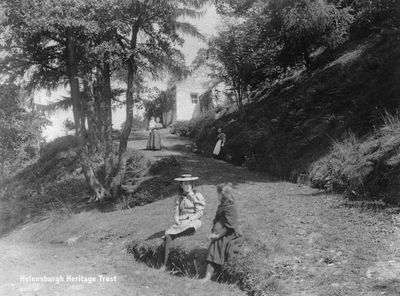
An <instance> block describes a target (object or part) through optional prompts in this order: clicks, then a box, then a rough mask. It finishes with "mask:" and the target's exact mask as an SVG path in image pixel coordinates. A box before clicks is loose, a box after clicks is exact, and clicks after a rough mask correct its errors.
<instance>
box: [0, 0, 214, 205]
mask: <svg viewBox="0 0 400 296" xmlns="http://www.w3.org/2000/svg"><path fill="white" fill-rule="evenodd" d="M205 2H207V1H205V0H192V1H186V0H174V1H141V0H138V1H116V0H89V1H80V0H72V1H66V2H65V1H64V2H63V1H62V2H60V1H55V0H47V1H26V0H21V1H18V2H15V1H11V0H2V2H1V5H2V7H3V8H4V10H5V12H6V13H5V14H6V17H4V18H2V22H1V26H2V27H4V28H7V30H4V31H3V32H2V40H4V42H2V44H1V48H0V50H1V51H4V52H5V53H6V54H5V55H4V56H3V57H2V59H1V60H0V70H1V71H2V72H8V73H10V78H12V79H14V80H16V79H20V78H21V77H23V76H24V75H25V74H27V73H29V74H30V78H31V79H30V80H29V84H28V89H29V90H32V89H35V88H41V87H45V88H48V89H54V88H55V87H57V86H58V85H60V84H62V83H69V85H70V89H71V101H72V107H73V108H72V109H73V114H74V127H75V129H76V134H77V135H78V136H81V137H82V138H83V139H84V140H85V141H87V142H88V143H86V144H87V146H88V147H89V149H88V153H94V152H96V151H99V150H102V147H103V146H105V149H103V150H104V151H105V153H104V155H103V158H104V163H105V164H106V166H107V167H106V172H107V176H106V178H105V180H107V181H106V182H105V184H100V183H99V182H98V180H96V178H94V177H93V176H94V174H93V172H92V167H91V164H90V158H89V157H84V158H85V159H86V160H87V161H85V162H83V170H84V174H85V176H87V177H88V184H89V185H90V187H91V188H92V191H93V193H94V194H95V197H96V199H102V198H104V196H106V195H108V194H109V193H110V194H111V195H113V196H115V195H116V194H117V193H118V189H119V186H120V184H121V181H122V179H123V174H124V170H125V168H124V167H125V161H126V157H125V154H126V150H127V140H128V137H129V134H130V131H131V129H132V125H133V112H132V109H133V106H134V104H135V100H137V101H140V97H141V96H140V95H141V94H142V92H143V87H142V86H143V82H144V78H145V77H148V76H149V75H150V76H152V77H153V78H156V79H158V78H160V77H162V74H164V73H165V71H170V72H173V73H174V74H176V75H177V76H179V75H181V74H182V73H184V71H185V64H184V57H183V54H182V53H181V52H180V50H179V49H178V47H179V46H181V45H182V44H183V41H184V40H183V37H182V36H183V35H184V34H188V35H191V36H194V37H198V38H203V36H202V35H201V34H200V33H199V32H198V30H197V28H196V27H194V26H193V25H191V24H190V23H188V22H186V21H185V20H182V18H185V17H198V16H200V15H201V8H202V6H203V5H204V3H205ZM113 74H118V76H119V77H122V76H124V80H125V82H126V85H127V87H126V92H125V94H126V100H125V105H126V123H125V125H124V129H123V131H122V133H121V136H120V148H119V154H118V157H119V159H118V162H117V163H116V167H109V166H112V162H111V161H109V160H110V155H111V150H112V149H111V148H110V147H111V146H112V144H111V138H112V135H111V132H112V129H111V123H112V120H111V107H110V106H111V99H112V96H113V91H112V89H111V83H110V80H111V76H112V75H113ZM82 89H83V92H82V91H81V90H82ZM86 121H87V122H88V127H86V125H85V122H86ZM82 156H84V155H82ZM89 176H90V177H89ZM104 187H105V188H104Z"/></svg>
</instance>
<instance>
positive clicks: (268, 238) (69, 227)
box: [0, 132, 400, 296]
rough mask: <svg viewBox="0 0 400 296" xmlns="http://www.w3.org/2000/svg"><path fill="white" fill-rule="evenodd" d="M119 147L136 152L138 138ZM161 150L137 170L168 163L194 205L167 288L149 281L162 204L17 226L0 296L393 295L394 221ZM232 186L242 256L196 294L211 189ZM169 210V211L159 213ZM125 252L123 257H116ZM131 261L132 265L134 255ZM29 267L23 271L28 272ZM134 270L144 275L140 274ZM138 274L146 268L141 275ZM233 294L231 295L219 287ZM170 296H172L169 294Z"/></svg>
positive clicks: (374, 210) (176, 146)
mask: <svg viewBox="0 0 400 296" xmlns="http://www.w3.org/2000/svg"><path fill="white" fill-rule="evenodd" d="M135 138H136V139H137V140H134V141H132V142H130V146H131V147H133V146H134V147H136V148H137V149H140V147H144V144H145V143H144V142H145V141H144V140H141V139H142V137H141V135H139V137H135ZM163 139H164V145H166V146H164V148H165V149H164V150H163V151H161V152H151V151H144V152H143V153H144V154H145V156H146V158H148V159H151V160H152V161H156V160H157V159H160V158H165V157H169V156H170V155H171V154H172V155H174V156H175V157H176V160H177V162H178V163H179V170H180V172H179V173H184V172H191V173H192V174H193V175H196V176H199V177H200V180H199V181H198V182H197V184H196V185H197V186H196V188H197V190H198V191H199V192H201V193H202V194H203V195H204V196H205V198H206V208H205V216H204V220H203V221H204V224H203V226H202V227H201V228H200V230H199V231H198V232H197V234H196V235H195V236H192V237H189V238H183V239H179V240H177V241H176V242H175V244H174V249H173V252H172V253H171V267H172V268H173V270H174V271H175V272H176V273H177V275H185V276H183V277H181V276H174V275H171V274H165V273H163V272H161V271H160V270H158V269H156V268H155V267H157V266H158V265H159V258H160V257H159V256H157V255H159V251H160V246H161V244H162V240H161V239H160V236H161V235H162V232H163V230H165V229H166V228H167V227H168V226H169V225H170V224H171V223H172V222H173V217H172V212H171V211H172V203H173V198H174V197H173V194H165V198H164V199H162V200H159V201H155V202H153V203H151V204H147V205H144V206H138V207H134V208H132V209H126V210H115V211H110V212H101V211H99V210H96V209H94V210H87V211H82V212H80V213H70V214H68V215H59V216H53V217H51V218H50V219H46V220H43V221H41V222H38V223H28V224H26V225H24V226H23V227H20V228H18V229H16V230H14V231H13V232H10V233H9V234H8V235H7V236H3V237H2V238H1V239H0V250H1V251H2V252H4V253H5V254H7V256H3V257H2V259H1V260H0V263H1V264H2V266H3V267H5V268H4V271H5V272H4V273H2V274H1V277H0V278H1V279H2V280H1V281H0V293H2V292H4V293H3V294H7V295H12V294H16V293H15V292H16V291H19V289H22V290H23V291H26V292H29V291H35V293H38V294H39V293H40V295H54V294H56V293H57V292H60V291H61V290H62V289H64V290H63V291H71V293H74V295H88V294H89V293H91V294H93V295H96V293H97V294H99V295H102V294H103V295H104V294H105V293H107V294H108V295H114V294H115V295H217V294H218V295H245V293H243V292H242V291H240V290H239V289H238V288H237V286H239V287H240V288H241V289H242V290H244V291H245V292H247V295H293V296H295V295H296V296H298V295H307V296H320V295H329V296H333V295H371V296H372V295H381V293H385V295H393V296H394V295H398V293H399V292H400V286H399V284H398V280H397V278H398V277H399V275H400V273H399V270H400V268H399V266H398V262H397V261H396V259H395V258H398V256H400V254H399V250H398V248H396V247H395V246H397V245H398V243H399V242H398V239H399V236H398V231H399V228H398V221H399V220H398V209H394V208H382V207H381V205H379V204H377V205H375V204H367V203H366V204H363V205H359V204H357V203H352V202H349V201H347V200H346V199H343V197H341V196H339V195H326V194H324V193H321V192H319V191H318V190H315V189H311V188H309V187H307V186H298V185H296V184H292V183H288V182H280V181H277V180H274V179H271V178H270V177H268V176H267V175H265V174H263V173H259V172H250V171H248V170H246V169H245V168H239V167H234V166H232V165H231V164H228V163H226V162H222V161H216V160H213V159H209V158H204V157H201V156H199V155H195V154H193V153H189V152H187V151H185V149H184V147H185V146H186V144H189V142H187V143H185V141H183V140H182V139H179V138H178V137H176V136H172V135H168V134H167V133H165V132H164V133H163ZM227 181H229V182H232V183H233V184H234V187H235V195H236V200H237V203H238V206H239V224H240V228H241V230H242V231H243V232H244V234H245V238H246V247H245V249H244V253H245V255H244V256H243V257H241V259H240V260H238V261H235V264H233V266H231V267H229V266H227V269H225V272H224V276H225V279H228V280H229V282H228V284H227V283H224V284H218V283H211V284H210V285H203V284H200V283H199V282H198V281H196V280H195V279H196V278H197V277H202V276H203V274H204V254H205V252H206V249H207V246H208V240H207V236H208V234H209V231H210V228H211V223H212V218H213V216H214V214H215V210H216V207H217V196H216V184H218V183H220V182H227ZM168 209H170V210H171V211H169V210H168ZM126 248H128V250H129V251H130V252H132V253H133V254H134V255H135V258H136V259H137V260H134V256H131V255H129V254H127V252H126ZM135 250H139V252H140V253H135ZM32 258H35V260H32ZM142 262H143V263H145V264H142ZM146 265H147V266H146ZM22 272H23V273H24V274H25V273H26V274H30V273H32V274H33V275H37V274H40V275H41V274H46V275H52V274H55V275H58V274H61V275H65V274H73V275H78V274H83V275H89V276H90V275H97V274H103V275H107V276H114V275H115V276H116V277H117V281H118V284H117V285H115V284H113V283H108V284H105V285H99V284H92V285H88V284H79V283H78V284H73V283H65V284H63V285H53V284H49V283H43V284H37V285H34V284H29V283H23V284H21V283H20V282H19V274H21V273H22ZM232 282H233V283H235V285H231V284H229V283H232ZM179 293H180V294H179Z"/></svg>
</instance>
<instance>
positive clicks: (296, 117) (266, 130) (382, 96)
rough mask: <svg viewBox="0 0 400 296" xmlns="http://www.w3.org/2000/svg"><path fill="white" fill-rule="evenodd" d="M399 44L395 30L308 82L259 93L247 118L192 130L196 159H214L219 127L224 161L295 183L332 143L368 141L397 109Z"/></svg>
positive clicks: (344, 52)
mask: <svg viewBox="0 0 400 296" xmlns="http://www.w3.org/2000/svg"><path fill="white" fill-rule="evenodd" d="M399 38H400V37H399V32H398V30H392V31H389V32H387V33H385V34H379V35H374V36H373V37H370V38H366V39H364V40H363V43H362V44H363V45H362V46H360V43H359V42H355V43H353V44H352V45H351V46H349V45H348V46H346V47H345V48H344V49H338V50H336V51H335V55H336V57H337V59H336V60H335V61H332V62H331V64H330V65H329V66H326V67H325V68H323V69H319V70H317V71H314V72H312V75H309V73H307V72H304V73H301V74H298V75H296V76H294V77H292V78H287V79H284V80H282V81H280V82H278V83H275V84H274V85H273V86H266V87H265V89H264V88H262V89H259V91H258V92H257V94H256V95H255V96H257V99H256V100H255V102H253V103H250V104H248V105H247V106H246V109H247V110H246V116H245V118H240V116H239V114H237V113H228V114H226V115H224V116H222V117H220V118H219V119H217V120H210V121H209V122H208V124H204V125H203V128H201V129H197V130H198V131H199V133H197V134H195V135H193V137H194V138H195V139H196V144H197V146H198V149H199V151H202V153H204V154H205V155H207V156H212V151H213V148H214V146H215V139H216V136H217V132H216V130H217V128H218V127H221V128H222V129H223V131H224V133H225V134H226V135H227V139H226V144H225V146H224V148H225V152H226V160H227V161H229V162H231V163H233V164H235V165H245V166H247V167H248V168H250V169H256V170H261V171H266V172H268V173H269V174H271V175H274V176H279V177H283V178H288V179H289V180H293V181H296V180H297V177H299V176H303V175H305V174H306V171H307V168H308V166H309V165H310V164H311V163H312V162H314V161H316V160H317V159H318V158H320V157H322V156H323V155H325V153H327V151H328V150H329V147H330V146H331V139H341V138H342V137H343V135H344V134H346V132H347V131H348V130H349V129H351V130H352V131H353V132H354V133H355V134H357V136H360V135H365V134H367V133H369V132H371V131H372V130H373V129H374V127H375V126H378V125H379V124H380V116H381V113H382V112H383V110H385V109H387V110H390V112H392V113H393V112H395V110H396V108H398V98H397V97H398V96H397V93H398V91H400V89H399V87H400V85H399V84H398V83H397V80H396V79H395V78H394V77H397V76H398V67H397V66H395V65H397V64H396V63H397V62H395V61H399V59H400V55H399V52H400V51H399V40H400V39H399ZM360 48H361V49H360ZM392 77H393V78H392ZM191 130H194V129H193V128H192V129H191Z"/></svg>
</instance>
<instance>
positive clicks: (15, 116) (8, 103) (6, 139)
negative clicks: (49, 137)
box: [0, 83, 48, 179]
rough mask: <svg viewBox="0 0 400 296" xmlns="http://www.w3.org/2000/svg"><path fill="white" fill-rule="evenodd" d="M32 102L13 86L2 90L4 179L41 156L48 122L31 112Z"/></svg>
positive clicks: (0, 151)
mask: <svg viewBox="0 0 400 296" xmlns="http://www.w3.org/2000/svg"><path fill="white" fill-rule="evenodd" d="M27 101H28V98H27V96H26V94H25V93H23V92H22V89H21V88H20V87H19V86H17V85H15V84H13V83H3V84H2V85H1V86H0V162H1V163H0V166H1V175H0V179H3V178H5V177H8V176H10V175H12V174H14V173H15V172H16V171H18V170H19V169H21V168H23V167H24V166H26V165H27V164H29V163H30V162H31V161H32V160H34V159H35V158H36V157H37V156H38V151H39V145H40V143H41V142H42V141H44V139H43V138H42V135H41V133H42V130H43V127H44V126H45V125H46V124H48V121H47V120H46V119H45V118H44V117H43V116H42V115H41V114H39V113H37V112H35V111H29V110H28V109H27Z"/></svg>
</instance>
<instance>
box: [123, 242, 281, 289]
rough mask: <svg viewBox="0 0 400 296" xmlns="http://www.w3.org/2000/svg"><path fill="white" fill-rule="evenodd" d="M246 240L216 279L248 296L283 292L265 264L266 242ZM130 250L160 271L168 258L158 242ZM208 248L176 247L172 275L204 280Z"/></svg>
mask: <svg viewBox="0 0 400 296" xmlns="http://www.w3.org/2000/svg"><path fill="white" fill-rule="evenodd" d="M250 241H251V240H246V241H245V242H244V243H243V245H242V247H241V252H239V253H238V254H237V255H236V256H235V257H234V258H230V260H229V261H228V262H227V263H226V264H224V265H223V266H222V268H221V270H219V271H218V273H217V275H216V277H215V278H216V280H217V281H219V282H222V283H229V284H236V285H238V286H239V288H240V289H241V290H243V291H244V292H246V293H247V294H248V295H254V296H263V295H277V293H280V292H282V291H283V287H281V285H280V282H279V279H278V278H276V277H275V276H273V275H274V272H273V267H272V266H268V264H265V260H266V258H267V257H268V252H267V250H266V248H265V246H264V244H262V243H254V242H252V243H250ZM127 251H128V253H129V254H132V255H133V256H134V257H135V259H136V260H138V261H140V262H143V263H144V264H146V265H148V266H150V267H153V268H159V267H161V265H162V262H163V257H164V245H163V243H162V242H160V243H158V244H157V243H154V242H151V241H150V242H147V241H142V240H134V241H132V242H131V243H130V244H129V245H128V246H127ZM206 257H207V249H205V248H195V249H191V250H188V249H185V248H183V247H179V246H178V247H174V248H172V249H171V253H170V257H169V261H168V265H169V268H170V269H171V270H172V273H173V274H175V275H177V276H186V277H190V278H201V277H203V276H204V274H205V269H206Z"/></svg>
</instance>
